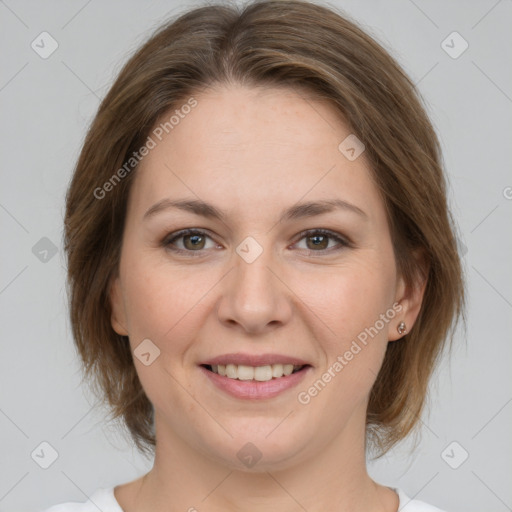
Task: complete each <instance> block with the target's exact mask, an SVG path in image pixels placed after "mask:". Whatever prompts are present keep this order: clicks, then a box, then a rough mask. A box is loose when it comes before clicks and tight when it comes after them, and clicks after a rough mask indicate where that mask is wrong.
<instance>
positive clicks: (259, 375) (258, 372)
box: [254, 366, 272, 381]
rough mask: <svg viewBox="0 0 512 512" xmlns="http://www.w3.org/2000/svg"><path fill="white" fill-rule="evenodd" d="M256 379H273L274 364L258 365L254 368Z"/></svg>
mask: <svg viewBox="0 0 512 512" xmlns="http://www.w3.org/2000/svg"><path fill="white" fill-rule="evenodd" d="M254 379H255V380H260V381H266V380H271V379H272V366H257V367H256V368H255V369H254Z"/></svg>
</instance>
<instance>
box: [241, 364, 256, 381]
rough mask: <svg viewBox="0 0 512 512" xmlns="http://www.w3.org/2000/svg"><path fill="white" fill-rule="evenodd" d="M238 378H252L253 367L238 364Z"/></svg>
mask: <svg viewBox="0 0 512 512" xmlns="http://www.w3.org/2000/svg"><path fill="white" fill-rule="evenodd" d="M238 379H239V380H252V379H254V368H253V367H252V366H245V365H243V364H240V365H238Z"/></svg>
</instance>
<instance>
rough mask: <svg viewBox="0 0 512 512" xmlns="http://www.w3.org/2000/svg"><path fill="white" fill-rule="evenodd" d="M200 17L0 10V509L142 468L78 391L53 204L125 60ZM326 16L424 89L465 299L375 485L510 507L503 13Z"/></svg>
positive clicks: (69, 495)
mask: <svg viewBox="0 0 512 512" xmlns="http://www.w3.org/2000/svg"><path fill="white" fill-rule="evenodd" d="M195 5H200V3H199V2H176V1H154V2H145V3H142V2H135V1H134V0H131V1H121V0H119V1H108V2H100V1H99V0H92V1H89V2H87V1H80V2H78V1H71V2H64V1H45V2H36V1H32V2H29V1H14V0H6V1H0V38H1V40H0V47H1V48H2V50H1V61H0V73H1V74H0V108H1V112H2V115H1V120H0V130H1V132H0V140H1V141H2V142H1V147H2V151H1V160H0V165H1V182H0V183H1V187H0V226H1V241H2V243H1V266H0V315H1V326H2V331H1V332H2V339H1V347H2V357H0V376H1V377H0V378H1V387H0V433H1V435H0V454H1V455H0V511H7V510H10V511H15V510H16V511H29V510H36V509H39V508H41V507H47V506H50V505H51V504H55V503H57V502H62V501H68V500H77V501H85V500H87V497H88V496H89V495H90V494H91V493H92V492H94V490H96V488H98V487H100V486H102V487H106V486H110V485H117V484H120V483H123V482H126V481H129V480H132V479H134V478H136V477H137V476H139V475H141V474H142V473H144V472H146V471H147V470H149V469H150V467H151V464H150V463H149V462H148V461H147V460H145V459H143V458H142V457H141V456H139V455H138V454H137V452H136V451H135V449H133V448H132V447H131V446H130V444H129V443H128V442H126V441H125V440H124V439H123V438H122V436H121V435H120V434H119V433H118V431H116V429H115V425H113V424H112V423H107V422H106V421H105V420H104V418H103V416H102V411H101V409H98V408H94V399H93V398H92V395H91V394H90V392H89V391H88V390H87V389H86V388H85V387H84V386H83V385H81V379H80V369H79V364H78V361H77V358H76V355H75V351H74V347H73V343H72V339H71V336H70V330H69V322H68V320H67V309H66V301H65V260H64V258H63V251H62V217H63V204H64V202H63V201H64V193H65V190H66V186H67V183H68V180H69V178H70V175H71V172H72V168H73V165H74V163H75V160H76V158H77V156H78V152H79V150H80V144H81V142H82V141H83V138H84V135H85V130H86V127H87V126H88V123H89V121H90V120H91V116H92V115H93V113H94V111H95V109H96V107H97V105H98V102H99V99H100V98H102V97H103V96H104V94H105V93H106V91H107V90H108V87H109V86H110V85H111V83H112V80H113V79H114V77H115V75H116V73H117V72H118V71H119V70H120V67H121V65H122V64H123V63H124V62H125V60H126V59H127V57H128V56H129V54H130V53H131V52H132V51H133V50H134V49H135V48H136V47H137V46H138V45H139V44H140V43H141V42H142V41H144V40H145V39H146V38H147V37H148V36H149V34H150V33H151V31H152V30H153V29H154V28H156V27H157V26H158V25H159V24H160V23H161V22H162V21H163V20H165V19H167V18H169V17H170V16H174V15H175V14H177V13H179V12H182V11H183V10H184V9H185V8H187V7H192V6H195ZM201 5H202V4H201ZM331 5H334V6H337V7H340V8H342V9H343V10H344V11H345V12H346V13H347V14H348V15H349V16H350V17H352V18H353V19H355V20H356V21H358V22H359V23H360V24H361V25H362V26H363V28H365V29H366V30H367V31H368V32H370V34H372V35H373V36H374V37H375V38H376V39H377V40H378V41H380V42H381V44H383V45H384V46H385V47H386V48H387V49H388V50H389V51H391V53H392V54H393V55H394V56H395V57H396V58H397V59H398V61H399V62H400V63H401V64H402V65H403V67H404V68H405V70H406V71H407V72H408V73H409V74H410V76H411V77H412V78H413V80H414V81H415V82H416V83H417V84H419V88H420V91H421V93H422V94H423V96H424V98H425V100H426V101H427V103H428V105H429V113H430V115H431V118H432V121H433V123H434V125H435V127H436V129H437V131H438V133H439V135H440V138H441V140H442V144H443V150H444V158H445V162H446V167H447V171H448V175H449V180H450V201H451V203H452V207H453V211H454V214H455V216H456V218H457V222H458V224H459V228H460V241H461V243H462V244H463V249H464V248H465V249H464V252H465V256H464V264H465V269H466V275H467V281H468V292H469V308H468V322H467V333H466V334H464V332H463V331H462V330H460V331H459V332H458V335H457V337H456V340H455V349H454V351H453V355H452V357H451V358H445V359H444V361H443V363H442V365H441V366H440V368H439V371H438V373H437V374H436V376H435V378H434V379H433V381H432V391H431V400H430V401H431V407H430V413H428V414H427V413H426V414H425V415H424V417H423V418H422V422H423V428H422V437H421V441H420V444H419V446H418V448H417V450H416V451H415V452H414V454H411V443H405V444H403V445H401V446H400V447H398V448H397V449H395V450H393V452H391V453H390V454H388V455H387V456H386V457H385V458H383V459H381V460H379V461H377V462H376V463H373V464H371V465H370V471H371V474H372V475H373V476H374V477H375V478H376V479H377V480H378V481H380V482H382V483H384V484H388V485H393V486H400V487H402V488H403V489H404V490H405V491H406V492H407V493H408V494H409V495H410V496H415V497H417V498H418V499H421V500H424V501H427V502H431V503H434V504H436V505H437V506H438V507H440V508H443V509H446V510H448V511H453V512H462V511H464V512H471V511H481V510H485V511H491V510H492V511H506V510H512V486H511V485H510V481H511V477H512V474H511V473H512V472H511V465H512V463H511V461H512V443H511V436H510V426H511V420H512V404H511V401H512V386H511V385H510V384H511V377H510V371H509V368H510V363H511V355H512V344H511V343H510V332H511V324H512V322H511V320H512V315H511V308H512V304H511V301H512V288H511V282H512V272H511V265H510V260H511V253H512V238H511V236H510V217H511V209H512V200H511V199H510V198H511V197H512V188H510V187H512V176H511V173H510V167H509V166H510V159H509V150H510V144H511V141H512V122H511V121H512V119H511V113H512V66H511V65H510V63H511V58H510V57H511V53H512V52H511V48H512V45H511V43H512V41H511V39H512V31H511V30H510V27H511V26H512V2H511V1H510V0H502V1H495V0H489V1H487V0H485V1H484V0H482V1H462V0H460V1H451V2H446V1H442V0H436V1H420V0H415V1H412V0H393V1H388V2H384V1H379V0H372V1H365V2H360V1H359V2H358V1H356V0H338V1H336V2H331ZM43 31H47V32H49V33H50V34H51V35H52V37H53V38H54V39H55V40H56V41H57V43H58V45H59V46H58V48H57V50H56V51H55V52H54V53H53V54H52V55H51V56H49V57H48V58H47V59H42V58H41V57H40V56H39V55H38V54H37V53H36V52H35V51H34V50H33V49H32V48H31V43H32V41H34V40H36V42H37V39H36V38H37V36H38V35H39V34H40V33H41V32H43ZM453 31H457V32H458V33H460V35H461V36H462V37H463V38H464V39H465V40H466V41H467V42H468V44H469V47H468V49H467V50H466V51H465V52H464V53H462V55H460V56H459V57H458V58H456V59H454V58H452V57H450V56H449V55H448V54H447V53H446V52H445V50H444V49H443V47H442V46H441V44H442V41H443V40H445V39H446V38H447V36H448V35H449V34H451V33H452V32H453ZM450 41H451V40H450V39H448V44H449V45H451V46H453V47H454V50H453V51H455V50H457V49H460V48H461V46H460V41H456V40H454V42H453V43H452V42H450ZM445 44H447V43H445ZM46 48H48V45H46ZM507 187H509V188H507ZM43 237H46V238H47V239H49V241H50V242H48V240H43V241H41V239H42V238H43ZM51 244H53V245H54V246H55V250H56V253H55V254H54V255H53V254H52V251H51V248H52V245H51ZM34 247H35V248H34ZM44 250H47V251H48V252H47V253H45V252H44ZM466 251H467V252H466ZM507 263H508V265H507ZM44 441H46V442H48V443H50V445H51V446H52V447H53V448H54V449H55V450H56V451H57V453H58V458H57V459H56V460H55V462H54V463H53V464H52V465H51V466H50V467H48V468H47V469H43V468H42V467H40V465H39V464H38V463H36V461H35V460H37V456H36V455H34V457H32V456H31V454H32V453H33V452H34V450H36V453H38V452H39V453H40V450H41V448H40V443H42V442H44ZM453 441H456V442H457V443H458V444H457V445H452V446H451V447H449V448H448V450H446V448H447V447H448V445H450V443H452V442H453ZM38 447H39V448H38ZM465 452H467V453H468V454H469V457H468V458H467V460H465V461H464V462H463V463H462V464H461V465H460V466H459V467H458V468H457V469H453V468H452V467H450V465H449V464H448V462H450V464H451V465H452V466H457V465H459V464H460V463H461V461H462V460H463V458H464V455H465ZM45 453H46V455H45V456H48V454H49V451H48V450H46V452H45ZM443 453H444V455H443ZM198 498H201V499H202V497H198ZM198 502H199V500H198Z"/></svg>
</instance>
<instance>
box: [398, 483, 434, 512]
mask: <svg viewBox="0 0 512 512" xmlns="http://www.w3.org/2000/svg"><path fill="white" fill-rule="evenodd" d="M393 490H394V491H395V492H396V493H397V494H398V498H399V500H400V505H399V507H398V510H400V512H443V511H442V510H441V509H440V508H437V507H434V506H432V505H428V504H427V503H425V502H423V501H419V500H414V499H411V498H409V497H408V496H407V495H406V494H405V493H404V491H402V490H401V489H393Z"/></svg>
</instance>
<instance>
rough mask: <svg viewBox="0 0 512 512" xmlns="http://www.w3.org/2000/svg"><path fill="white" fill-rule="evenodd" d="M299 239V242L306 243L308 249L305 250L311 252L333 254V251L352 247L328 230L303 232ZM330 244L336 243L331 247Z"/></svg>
mask: <svg viewBox="0 0 512 512" xmlns="http://www.w3.org/2000/svg"><path fill="white" fill-rule="evenodd" d="M299 237H300V238H299V242H301V241H302V240H305V241H306V247H305V248H304V250H306V251H309V252H320V253H321V252H323V251H328V252H331V251H333V250H339V249H342V248H343V247H349V246H350V243H349V242H348V240H346V239H344V238H343V237H341V236H340V235H338V234H337V233H334V232H333V231H329V230H327V229H312V230H309V231H303V232H302V233H300V235H299ZM330 242H335V243H334V244H331V245H330ZM297 243H298V242H297ZM297 243H296V244H297ZM333 245H334V248H333Z"/></svg>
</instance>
